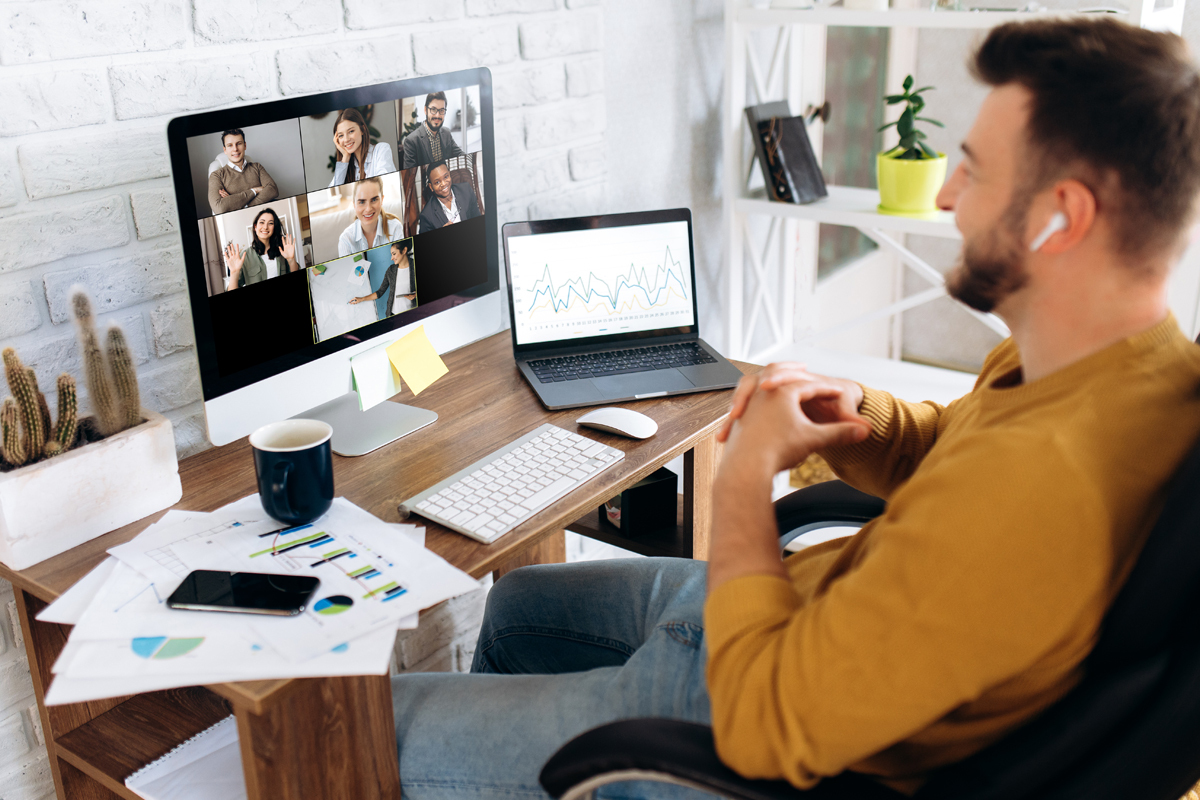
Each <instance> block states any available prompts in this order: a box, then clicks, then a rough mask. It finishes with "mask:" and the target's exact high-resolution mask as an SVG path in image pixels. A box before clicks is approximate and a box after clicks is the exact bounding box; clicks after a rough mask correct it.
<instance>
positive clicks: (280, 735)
mask: <svg viewBox="0 0 1200 800" xmlns="http://www.w3.org/2000/svg"><path fill="white" fill-rule="evenodd" d="M236 713H237V725H238V736H239V738H240V740H241V748H242V769H243V771H244V772H245V774H246V793H247V795H248V796H249V800H299V799H300V798H311V799H312V800H323V799H324V798H333V797H353V798H355V800H384V799H385V798H386V799H387V800H400V764H399V761H398V758H397V751H396V725H395V722H394V719H393V716H392V684H391V680H390V679H389V678H388V676H386V675H369V676H365V677H354V678H312V679H306V680H303V681H300V685H299V686H297V687H296V688H295V689H294V690H293V691H291V692H290V693H289V694H288V696H287V697H285V698H283V700H282V701H280V702H279V703H278V704H277V705H274V706H272V707H271V708H270V709H268V710H267V711H266V712H265V713H263V714H254V713H252V712H250V711H249V710H248V709H242V708H239V709H237V711H236Z"/></svg>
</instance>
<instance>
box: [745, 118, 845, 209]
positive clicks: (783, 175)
mask: <svg viewBox="0 0 1200 800" xmlns="http://www.w3.org/2000/svg"><path fill="white" fill-rule="evenodd" d="M746 121H747V122H748V123H749V124H750V133H751V135H752V136H753V138H754V152H755V155H756V156H757V158H758V163H759V165H760V166H761V167H762V171H763V181H764V182H765V183H766V185H767V196H768V197H770V198H771V199H772V200H778V201H780V202H784V203H811V202H812V201H814V200H817V199H819V198H822V197H825V196H827V195H828V192H827V191H826V189H825V176H824V175H822V174H821V165H820V164H818V163H817V157H816V154H815V153H814V152H813V148H812V142H811V141H810V140H809V138H808V126H807V125H806V124H805V122H804V117H793V116H792V112H791V109H789V108H788V104H787V103H786V102H783V101H780V102H775V103H763V104H762V105H757V106H750V107H749V108H747V109H746Z"/></svg>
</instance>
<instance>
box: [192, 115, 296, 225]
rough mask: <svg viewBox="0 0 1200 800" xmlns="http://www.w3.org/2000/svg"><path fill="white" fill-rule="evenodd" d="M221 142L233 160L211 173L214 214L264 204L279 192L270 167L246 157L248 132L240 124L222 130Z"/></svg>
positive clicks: (209, 188) (209, 177)
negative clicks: (245, 132)
mask: <svg viewBox="0 0 1200 800" xmlns="http://www.w3.org/2000/svg"><path fill="white" fill-rule="evenodd" d="M221 146H222V148H223V149H224V152H225V157H226V158H228V159H229V164H228V165H226V166H224V167H221V168H219V169H216V170H213V172H212V174H210V175H209V176H208V205H209V206H210V207H211V208H212V213H213V214H214V215H215V214H224V213H226V212H227V211H237V210H238V209H239V208H246V207H248V206H258V205H262V204H263V203H268V202H270V201H272V200H274V199H275V198H276V197H278V196H279V189H278V188H276V186H275V181H274V180H273V179H272V178H271V174H270V173H269V172H267V169H266V167H264V166H263V165H262V164H258V163H255V162H253V161H250V160H249V159H247V158H246V134H244V133H242V131H241V129H240V128H232V129H230V130H227V131H225V132H224V133H222V134H221Z"/></svg>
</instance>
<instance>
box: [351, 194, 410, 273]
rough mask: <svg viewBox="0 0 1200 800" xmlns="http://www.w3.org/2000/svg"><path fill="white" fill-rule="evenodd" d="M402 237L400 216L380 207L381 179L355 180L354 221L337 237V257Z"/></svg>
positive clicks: (402, 230) (381, 200) (381, 199)
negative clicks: (356, 182) (356, 181)
mask: <svg viewBox="0 0 1200 800" xmlns="http://www.w3.org/2000/svg"><path fill="white" fill-rule="evenodd" d="M403 236H404V225H403V224H402V223H401V221H400V218H399V217H397V216H396V215H395V214H389V213H388V212H387V211H384V210H383V181H381V180H379V178H367V179H366V180H362V181H359V182H358V184H356V185H355V187H354V222H351V223H350V224H349V225H348V226H347V227H346V230H344V231H342V235H341V236H339V237H338V256H339V257H341V256H348V255H350V254H351V253H358V252H361V251H363V250H370V249H371V248H372V247H379V246H380V245H385V244H387V243H388V242H393V241H395V240H396V239H400V238H403Z"/></svg>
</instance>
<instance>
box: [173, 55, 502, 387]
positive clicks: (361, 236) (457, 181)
mask: <svg viewBox="0 0 1200 800" xmlns="http://www.w3.org/2000/svg"><path fill="white" fill-rule="evenodd" d="M472 72H474V73H476V74H478V73H483V74H482V76H481V77H483V78H484V79H485V80H484V81H483V83H484V84H485V85H484V86H483V87H482V88H484V89H485V91H484V92H483V93H482V95H481V85H480V83H472V84H468V85H459V86H450V87H447V88H440V87H437V86H436V82H437V78H433V79H417V80H414V81H407V82H401V83H398V84H390V85H384V86H399V87H405V86H411V85H413V84H425V85H424V86H419V87H415V88H420V89H421V90H423V91H422V92H420V93H416V92H414V93H411V94H403V96H399V97H396V98H395V99H391V100H383V101H382V102H374V103H366V104H362V105H347V106H346V107H343V108H337V107H334V106H335V105H336V103H335V104H333V105H329V104H326V105H325V106H323V108H326V109H328V110H321V109H320V108H318V107H317V104H314V103H310V104H309V105H308V108H306V109H305V110H310V113H309V114H306V115H299V116H289V117H285V118H283V119H274V120H269V121H266V122H263V121H260V120H257V119H256V120H255V124H246V125H237V124H232V125H229V126H228V127H223V128H222V129H221V130H214V131H211V132H209V133H205V134H200V135H189V136H186V137H185V138H184V140H183V141H184V142H185V145H186V163H187V167H188V170H187V171H188V177H189V178H190V194H191V197H190V198H188V199H189V200H191V201H192V202H191V203H187V204H185V203H184V202H182V200H183V198H184V197H185V196H187V194H189V192H187V191H184V188H185V187H184V186H183V185H182V184H183V183H184V182H182V181H180V180H179V179H178V177H179V176H178V170H177V180H176V193H177V197H178V198H179V199H180V200H181V202H180V204H179V207H180V215H181V216H184V214H185V213H186V212H185V208H186V205H193V207H194V211H195V219H196V222H195V224H196V226H197V228H196V230H197V233H198V236H199V245H200V247H199V250H200V259H199V260H200V263H201V270H200V271H201V272H202V279H203V284H202V291H197V289H198V287H197V286H196V285H195V284H196V283H197V282H198V280H197V276H196V275H195V271H194V270H193V269H192V268H191V267H190V266H189V281H190V282H191V283H192V284H193V285H192V286H191V287H190V290H191V294H192V297H193V307H194V308H195V305H196V303H195V298H196V295H197V294H202V295H206V296H207V300H208V305H209V310H210V312H211V323H212V336H211V340H210V341H203V342H202V341H201V340H202V339H203V338H204V337H201V336H198V337H197V348H198V350H201V351H202V352H201V369H202V374H203V373H204V372H205V370H206V367H207V368H208V373H209V374H208V375H207V376H206V377H208V378H210V380H206V381H205V382H204V384H205V387H204V388H205V396H206V398H208V397H212V396H218V395H219V394H222V393H224V392H225V391H231V390H232V389H234V388H238V387H239V386H240V385H246V384H248V383H250V382H253V380H256V379H257V377H256V376H255V375H249V374H242V375H240V376H237V375H236V373H239V372H241V373H245V371H246V370H251V371H252V372H261V371H262V370H261V369H257V370H256V369H255V368H258V367H262V366H263V365H265V364H267V363H268V362H278V361H279V360H280V359H283V360H284V361H285V362H286V361H288V360H290V361H292V362H294V363H292V364H290V365H289V364H287V363H276V364H275V366H276V367H277V368H276V369H273V370H271V373H272V374H273V373H274V372H278V371H280V370H282V369H287V368H289V366H292V365H296V364H299V363H303V362H304V361H307V360H310V359H311V358H312V357H315V356H319V355H323V354H324V353H323V352H320V353H317V352H312V348H311V346H312V345H317V344H321V343H329V344H327V345H326V348H327V347H328V346H330V345H332V344H334V343H337V344H340V345H341V346H348V345H350V344H353V343H354V342H355V341H358V340H361V339H365V338H371V337H372V336H374V335H377V333H378V332H379V331H375V332H369V331H366V330H365V329H366V328H368V327H369V326H371V325H374V324H375V323H380V322H383V321H385V320H387V321H392V322H393V323H394V324H392V325H390V326H383V327H384V328H385V329H386V328H388V327H397V326H398V325H400V324H407V322H408V321H409V320H415V319H418V318H421V317H424V316H427V313H422V311H426V310H427V312H428V313H435V312H436V311H437V310H441V309H442V308H445V307H448V305H452V304H453V303H454V302H456V301H461V299H460V300H456V299H455V298H454V297H452V296H455V295H457V296H458V297H459V298H462V299H465V297H464V294H482V293H483V292H482V291H481V289H494V288H496V287H495V285H494V284H496V283H497V281H496V276H495V268H494V266H492V265H494V263H495V258H494V255H493V254H494V251H495V242H494V233H493V232H491V231H489V230H488V226H487V224H486V221H485V219H484V215H485V213H487V211H489V210H490V208H491V205H492V202H493V201H492V198H494V189H493V188H492V187H491V185H490V177H491V175H492V174H493V165H492V164H490V163H486V160H485V155H484V153H485V149H486V150H487V151H488V152H490V141H491V126H490V119H485V116H487V115H485V113H484V110H485V101H486V108H487V111H489V112H490V99H491V98H490V81H488V80H487V78H488V76H487V74H486V70H477V71H472ZM458 75H462V73H458ZM439 77H442V78H453V77H455V76H454V75H451V76H439ZM447 82H448V81H447ZM379 88H383V87H367V90H365V91H369V90H374V89H379ZM427 89H428V90H429V91H425V90H427ZM363 92H364V90H357V91H356V92H354V93H353V94H355V95H361V94H362V93H363ZM347 94H352V93H334V95H329V96H319V97H321V98H323V97H334V96H337V95H347ZM306 99H307V100H310V101H311V100H317V99H318V98H306ZM284 102H298V101H284ZM253 109H254V107H250V109H249V110H253ZM232 113H233V112H227V113H226V114H225V117H226V118H229V116H230V115H231V114H232ZM173 124H174V123H173ZM235 131H236V132H235ZM172 138H173V140H174V138H176V137H172ZM485 140H486V142H487V143H488V145H489V147H487V148H485ZM176 146H177V143H176V142H175V141H173V142H172V148H173V150H172V156H173V162H176V163H177V162H178V159H177V158H175V156H176V155H177V154H176V152H175V149H176ZM456 225H457V227H454V226H456ZM256 243H257V247H256V246H255V245H256ZM186 250H187V246H186V243H185V252H186ZM419 272H424V273H426V274H427V275H426V277H427V279H426V280H422V277H421V276H420V275H419V274H418V273H419ZM418 286H419V287H420V289H418ZM437 301H443V302H437ZM431 302H432V303H434V304H435V307H429V308H427V305H428V304H429V303H431ZM398 315H404V321H399V320H395V319H394V318H395V317H396V316H398ZM199 328H200V325H199V324H197V329H198V332H199ZM356 333H361V334H362V335H356ZM368 334H369V335H368ZM206 346H207V350H208V352H207V353H206V352H204V350H205V349H206ZM326 348H321V349H326ZM334 349H340V347H335V348H334ZM301 351H303V352H301ZM328 352H332V350H328ZM206 356H207V358H206ZM289 356H292V358H290V359H289V358H288V357H289ZM213 362H215V364H214V363H213ZM214 367H215V370H214V369H213V368H214ZM214 372H215V373H216V374H215V375H214V374H213V373H214ZM231 376H233V380H230V377H231Z"/></svg>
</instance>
